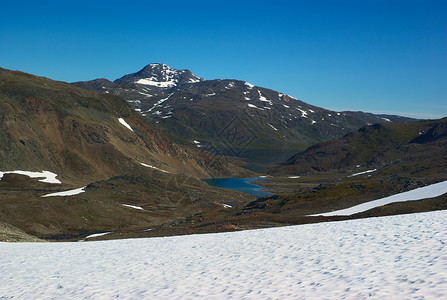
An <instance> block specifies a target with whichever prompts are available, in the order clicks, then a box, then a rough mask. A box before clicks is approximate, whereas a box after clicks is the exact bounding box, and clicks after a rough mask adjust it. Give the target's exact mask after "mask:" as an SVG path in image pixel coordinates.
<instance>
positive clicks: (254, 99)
mask: <svg viewBox="0 0 447 300" xmlns="http://www.w3.org/2000/svg"><path fill="white" fill-rule="evenodd" d="M163 68H167V69H168V70H171V71H170V72H176V71H175V70H174V69H171V68H169V67H168V66H166V65H163V64H161V65H160V64H150V65H147V66H146V67H144V68H143V69H142V70H140V71H139V72H140V75H141V74H143V73H144V71H143V70H145V69H150V73H147V74H148V75H150V76H152V77H148V78H146V79H147V80H148V81H149V82H151V84H149V85H146V84H141V80H145V79H142V78H141V76H140V75H138V76H136V77H135V74H137V73H138V72H136V73H132V74H129V75H125V76H123V77H121V78H120V79H118V80H115V81H114V82H113V85H109V86H107V85H101V82H95V81H84V82H75V83H72V84H74V85H76V86H79V87H82V88H85V89H89V90H94V91H98V92H102V93H111V94H114V95H117V96H119V97H121V98H123V99H124V100H126V101H127V102H128V103H129V104H130V105H131V106H132V107H133V109H134V110H136V111H137V112H139V113H140V114H141V115H142V116H143V117H144V118H145V120H146V121H148V122H149V123H150V124H152V125H153V126H154V127H155V128H157V129H158V130H160V131H161V132H164V133H165V134H166V135H168V136H169V137H171V138H172V139H173V140H174V141H176V142H177V143H180V144H184V145H193V146H196V147H199V146H200V147H201V148H202V149H206V150H208V151H210V152H213V153H215V154H216V155H230V156H236V157H239V158H242V159H244V160H246V161H249V162H253V163H258V164H259V163H261V164H266V163H267V164H269V163H274V162H279V161H281V160H285V159H286V158H287V157H289V156H291V155H292V154H293V153H294V152H295V153H296V152H298V151H302V150H304V149H306V148H307V147H308V146H310V145H312V144H315V143H318V142H321V141H325V140H329V139H332V138H336V137H341V136H343V135H344V134H346V133H349V132H352V131H354V130H357V129H359V128H360V127H362V126H365V125H368V124H374V123H385V122H391V123H405V122H409V121H412V120H414V119H411V118H406V117H400V116H393V115H374V114H370V113H364V112H349V111H345V112H335V111H331V110H327V109H324V108H320V107H316V106H313V105H311V104H308V103H306V102H303V101H301V100H299V99H296V98H294V97H292V96H289V95H286V94H284V93H280V92H277V91H274V90H271V89H267V88H263V87H257V86H254V85H252V84H250V83H248V82H246V81H241V80H230V79H214V80H203V79H201V80H197V81H195V82H184V81H183V82H182V83H181V84H175V85H169V84H167V83H166V82H167V81H161V82H160V84H161V85H164V86H157V84H155V83H154V82H157V81H156V80H155V77H154V72H161V70H163ZM172 70H174V71H172ZM188 72H189V71H188ZM188 74H189V73H188ZM191 74H192V73H191ZM144 76H146V75H144ZM157 76H158V77H156V78H160V76H161V77H163V73H159V74H157ZM194 76H195V75H194ZM196 77H197V76H196ZM123 78H124V79H125V80H124V79H123ZM157 80H158V79H157ZM169 82H170V81H169ZM179 82H180V81H179ZM232 122H233V123H232ZM228 127H231V129H232V130H233V131H234V132H236V131H238V135H237V136H233V137H232V141H229V139H228V138H226V137H224V138H222V136H223V135H228V133H227V132H225V131H226V129H227V128H228ZM222 133H223V134H222ZM234 140H236V141H240V143H234V142H233V141H234ZM243 140H244V141H247V142H246V143H244V142H242V141H243ZM196 141H198V142H199V143H196ZM272 145H275V147H274V148H275V149H272Z"/></svg>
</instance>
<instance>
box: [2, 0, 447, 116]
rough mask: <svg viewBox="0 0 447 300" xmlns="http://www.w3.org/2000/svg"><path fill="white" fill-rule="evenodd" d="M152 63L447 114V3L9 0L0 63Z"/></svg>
mask: <svg viewBox="0 0 447 300" xmlns="http://www.w3.org/2000/svg"><path fill="white" fill-rule="evenodd" d="M153 62H162V63H166V64H168V65H169V66H171V67H173V68H177V69H190V70H191V71H192V72H193V73H194V74H196V75H198V76H200V77H203V78H206V79H216V78H224V79H226V78H231V79H241V80H245V81H249V82H251V83H253V84H256V85H259V86H263V87H267V88H271V89H274V90H278V91H280V92H285V93H287V94H290V95H292V96H295V97H297V98H299V99H301V100H303V101H306V102H308V103H310V104H313V105H317V106H321V107H324V108H328V109H334V110H363V111H370V112H376V113H395V114H401V115H406V116H413V117H420V118H436V117H442V116H447V1H445V0H439V1H433V0H421V1H412V0H402V1H395V0H386V1H379V0H377V1H370V0H355V1H354V0H352V1H345V0H338V1H337V0H327V1H321V0H314V1H311V0H309V1H281V0H276V1H262V0H261V1H243V0H240V1H193V0H191V1H174V0H172V1H161V0H159V1H150V0H146V1H3V3H2V4H1V11H0V67H3V68H7V69H13V70H20V71H24V72H28V73H32V74H36V75H40V76H45V77H49V78H51V79H55V80H62V81H68V82H72V81H80V80H90V79H94V78H108V79H110V80H114V79H117V78H119V77H121V76H122V75H125V74H128V73H133V72H136V71H138V70H140V69H141V68H142V67H144V66H145V65H146V64H149V63H153Z"/></svg>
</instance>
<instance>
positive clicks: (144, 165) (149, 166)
mask: <svg viewBox="0 0 447 300" xmlns="http://www.w3.org/2000/svg"><path fill="white" fill-rule="evenodd" d="M140 164H141V165H142V166H143V167H146V168H151V169H155V170H158V171H161V172H164V173H171V172H168V171H166V170H163V169H160V168H157V167H154V166H151V165H147V164H145V163H140Z"/></svg>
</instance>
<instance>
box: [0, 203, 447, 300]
mask: <svg viewBox="0 0 447 300" xmlns="http://www.w3.org/2000/svg"><path fill="white" fill-rule="evenodd" d="M446 243H447V211H437V212H430V213H421V214H413V215H401V216H392V217H381V218H370V219H361V220H351V221H344V222H333V223H319V224H310V225H300V226H291V227H282V228H270V229H263V230H256V231H243V232H233V233H220V234H208V235H191V236H179V237H167V238H152V239H133V240H114V241H101V242H84V243H22V244H19V243H17V244H11V243H0V253H1V255H0V282H1V284H0V298H6V299H8V298H12V297H14V299H36V298H39V299H48V298H51V299H80V298H94V299H98V298H100V299H110V298H115V297H117V298H118V297H119V298H120V299H180V298H181V299H185V298H188V299H190V298H204V299H205V298H206V299H223V298H225V299H226V298H233V299H241V298H245V299H266V298H275V299H300V298H302V299H304V298H306V299H316V298H317V299H323V298H326V299H328V298H332V299H334V298H335V299H339V298H349V299H362V298H369V297H373V298H376V299H382V298H388V299H389V298H393V299H411V298H423V297H425V298H445V297H447V247H446Z"/></svg>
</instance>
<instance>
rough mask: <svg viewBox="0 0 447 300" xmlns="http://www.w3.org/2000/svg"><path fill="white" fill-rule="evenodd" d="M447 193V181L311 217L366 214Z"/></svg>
mask: <svg viewBox="0 0 447 300" xmlns="http://www.w3.org/2000/svg"><path fill="white" fill-rule="evenodd" d="M446 193H447V180H446V181H441V182H438V183H435V184H431V185H427V186H424V187H420V188H417V189H414V190H411V191H407V192H403V193H399V194H395V195H392V196H388V197H384V198H380V199H377V200H373V201H368V202H365V203H362V204H359V205H356V206H352V207H349V208H345V209H340V210H336V211H331V212H327V213H321V214H314V215H310V216H325V217H328V216H351V215H353V214H357V213H360V212H364V211H367V210H370V209H373V208H376V207H380V206H384V205H387V204H390V203H395V202H405V201H415V200H422V199H428V198H434V197H438V196H441V195H444V194H446Z"/></svg>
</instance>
